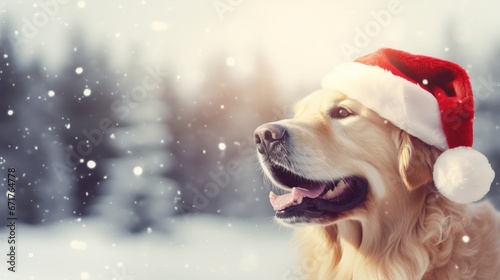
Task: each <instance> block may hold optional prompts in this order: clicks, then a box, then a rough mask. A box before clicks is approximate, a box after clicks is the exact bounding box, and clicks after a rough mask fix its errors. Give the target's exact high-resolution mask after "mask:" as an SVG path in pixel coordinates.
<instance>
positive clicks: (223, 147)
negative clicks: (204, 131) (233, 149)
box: [219, 143, 226, 151]
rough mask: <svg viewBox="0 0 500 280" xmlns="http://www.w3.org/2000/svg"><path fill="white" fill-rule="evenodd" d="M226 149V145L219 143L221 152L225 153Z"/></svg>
mask: <svg viewBox="0 0 500 280" xmlns="http://www.w3.org/2000/svg"><path fill="white" fill-rule="evenodd" d="M225 149H226V143H219V150H221V151H224V150H225Z"/></svg>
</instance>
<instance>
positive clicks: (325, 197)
mask: <svg viewBox="0 0 500 280" xmlns="http://www.w3.org/2000/svg"><path fill="white" fill-rule="evenodd" d="M334 196H335V193H334V192H333V190H329V191H327V192H326V193H325V195H323V196H322V197H321V198H323V199H331V198H333V197H334Z"/></svg>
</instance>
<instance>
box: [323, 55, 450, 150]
mask: <svg viewBox="0 0 500 280" xmlns="http://www.w3.org/2000/svg"><path fill="white" fill-rule="evenodd" d="M322 86H323V88H325V89H334V90H338V91H340V92H342V93H343V94H345V95H347V96H348V97H349V98H352V99H354V100H357V101H358V102H361V103H362V104H363V105H364V106H366V107H367V108H369V109H371V110H373V111H375V112H376V113H377V114H379V115H380V116H381V117H383V118H385V119H387V120H388V121H390V122H391V123H393V124H394V125H396V126H397V127H399V128H401V129H402V130H404V131H406V132H408V133H409V134H411V135H413V136H415V137H417V138H418V139H420V140H422V141H424V142H425V143H427V144H429V145H431V146H434V147H436V148H438V149H440V150H446V149H448V143H447V142H446V137H445V134H444V131H443V126H442V123H441V116H440V112H439V106H438V103H437V100H436V98H435V97H434V96H433V95H432V94H431V93H429V92H427V91H426V90H424V89H423V88H421V87H420V86H418V85H417V84H414V83H412V82H410V81H408V80H406V79H404V78H402V77H399V76H396V75H394V74H392V73H391V72H390V71H388V70H385V69H383V68H381V67H378V66H370V65H365V64H362V63H358V62H345V63H342V64H340V65H338V66H337V67H336V68H335V69H334V70H333V71H331V72H330V73H328V74H327V75H326V76H325V77H324V78H323V80H322Z"/></svg>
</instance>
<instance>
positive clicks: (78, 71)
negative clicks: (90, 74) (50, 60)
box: [75, 67, 83, 75]
mask: <svg viewBox="0 0 500 280" xmlns="http://www.w3.org/2000/svg"><path fill="white" fill-rule="evenodd" d="M75 73H76V74H78V75H80V74H82V73H83V68H82V67H77V68H76V69H75Z"/></svg>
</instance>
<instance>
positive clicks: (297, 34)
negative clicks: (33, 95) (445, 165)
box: [0, 0, 500, 89]
mask: <svg viewBox="0 0 500 280" xmlns="http://www.w3.org/2000/svg"><path fill="white" fill-rule="evenodd" d="M34 3H38V4H34ZM214 3H215V4H214ZM214 5H217V7H218V8H219V10H218V11H217V9H216V8H215V6H214ZM499 8H500V4H498V2H497V1H493V0H489V1H481V2H479V1H476V2H473V1H452V0H446V1H439V2H437V1H430V0H422V1H417V0H415V1H405V0H399V1H398V0H382V1H361V0H356V1H349V2H348V1H340V0H339V1H332V0H316V1H297V0H293V1H292V0H274V1H265V0H252V1H250V0H217V1H213V0H191V1H181V0H177V1H167V0H163V1H160V0H156V1H153V0H145V1H139V0H136V1H131V0H129V1H118V0H115V1H69V0H41V1H6V0H5V1H4V3H3V4H1V5H0V9H2V10H1V11H0V15H2V14H4V15H5V14H7V15H8V16H10V19H11V20H12V21H13V23H14V26H13V27H14V28H15V29H16V30H17V31H18V32H17V35H14V34H11V35H12V36H13V37H14V36H18V38H17V39H23V40H20V41H18V43H19V42H21V43H20V44H18V45H19V46H20V47H19V48H18V49H19V51H20V53H21V54H23V56H24V57H26V58H27V59H30V58H32V57H42V58H43V61H44V65H45V66H46V67H47V68H49V70H50V69H56V68H57V66H58V65H60V64H61V63H63V62H64V56H62V55H61V53H65V52H69V51H70V50H71V49H72V48H73V47H72V46H69V45H68V43H69V42H68V38H69V37H70V36H71V33H72V32H77V31H78V29H77V28H76V25H77V23H79V24H80V26H81V27H82V28H83V32H84V33H85V34H86V35H89V36H86V37H85V38H86V39H87V40H88V44H89V45H90V46H92V47H94V48H100V47H101V46H106V45H109V48H110V50H109V53H110V57H111V59H112V60H113V61H114V62H115V63H121V62H124V61H128V59H129V57H130V53H131V50H133V49H134V48H139V49H141V50H142V51H143V52H144V61H143V63H144V64H145V65H146V64H155V63H158V62H168V63H169V64H171V65H172V67H171V68H172V69H175V71H177V72H178V73H177V75H178V76H179V82H180V84H181V86H186V87H193V86H200V85H201V84H202V82H203V76H204V75H205V73H204V69H205V67H206V63H208V62H209V61H210V59H211V58H212V57H213V56H214V55H219V56H220V57H221V58H223V59H224V60H225V62H226V63H227V64H228V67H230V68H231V70H232V71H233V72H234V73H235V75H236V76H238V75H240V76H241V77H244V76H243V75H244V74H247V73H249V72H250V71H251V69H252V66H253V58H254V54H255V53H256V52H257V51H258V50H262V52H263V53H264V55H265V56H266V58H267V59H268V60H269V62H270V65H271V66H272V70H273V73H274V74H275V75H276V78H277V80H276V82H277V83H278V84H279V86H280V87H282V88H284V89H294V88H295V87H298V86H302V85H307V86H309V85H312V86H314V85H318V87H319V85H320V84H319V83H320V80H321V77H322V76H323V75H324V74H326V73H327V72H328V71H329V70H330V69H332V68H333V67H334V66H335V65H336V64H338V63H340V62H343V61H347V60H352V59H354V58H355V57H357V56H359V55H362V54H365V53H369V52H372V51H374V50H376V49H377V48H379V47H382V46H386V47H393V48H399V49H403V50H406V51H409V52H415V53H421V54H427V55H436V56H442V55H443V53H444V52H445V49H446V48H448V47H449V46H447V40H445V39H446V38H445V36H444V34H445V30H447V29H449V28H450V24H452V23H453V29H454V31H453V32H452V39H453V40H455V42H456V43H457V44H459V46H460V47H461V48H462V49H463V50H464V51H466V52H467V53H468V54H470V60H471V65H469V67H472V68H474V67H476V66H477V67H480V66H481V65H480V64H482V63H485V62H487V61H489V60H490V59H491V57H490V56H491V53H492V51H493V50H492V47H494V46H495V45H496V44H497V42H500V40H499V39H500V30H499V29H498V26H500V18H499V17H498V15H497V14H498V10H499ZM388 15H389V17H388ZM6 18H8V17H6V16H2V19H6ZM30 25H31V26H30ZM361 33H362V34H361ZM19 36H21V38H19ZM28 37H29V38H28ZM24 39H26V40H24ZM102 42H104V44H103V43H102ZM342 47H344V51H342ZM346 49H350V50H353V51H354V52H353V53H352V55H350V56H347V55H345V53H346V51H345V50H346ZM450 51H453V50H450ZM473 64H479V65H473Z"/></svg>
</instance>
